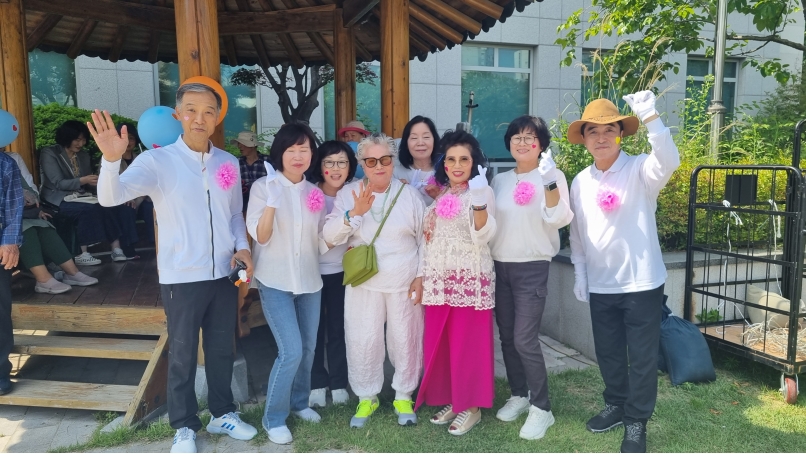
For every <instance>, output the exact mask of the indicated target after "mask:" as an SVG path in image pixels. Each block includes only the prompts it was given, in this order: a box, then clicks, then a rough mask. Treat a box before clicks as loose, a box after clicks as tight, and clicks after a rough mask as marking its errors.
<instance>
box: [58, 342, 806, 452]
mask: <svg viewBox="0 0 806 454" xmlns="http://www.w3.org/2000/svg"><path fill="white" fill-rule="evenodd" d="M712 354H713V357H714V363H715V365H716V366H717V381H716V382H714V383H711V384H706V385H688V384H686V385H683V386H679V387H673V386H671V384H670V383H669V379H668V377H667V376H665V375H661V376H659V390H658V403H657V407H656V409H655V415H654V416H653V418H652V419H651V420H650V422H649V424H648V433H649V435H648V449H649V450H650V451H653V452H806V385H804V396H802V397H801V398H800V400H799V401H798V403H797V404H796V405H787V404H786V403H785V402H784V401H783V399H782V397H781V394H780V392H779V391H778V389H777V388H778V379H779V373H778V372H776V371H774V370H773V369H771V368H769V367H766V366H762V365H760V364H756V363H754V362H752V361H748V360H744V359H740V358H737V357H735V356H733V355H730V354H728V353H723V352H718V351H712ZM804 378H805V379H806V374H804ZM804 383H806V380H805V381H804ZM549 388H550V396H551V401H552V411H553V413H554V417H555V419H556V422H555V424H554V426H552V427H551V428H550V429H549V431H548V433H547V434H546V437H545V438H544V439H542V440H538V441H526V440H521V439H520V438H519V437H518V431H519V429H520V426H521V425H522V424H523V421H524V420H525V416H522V417H521V418H520V419H519V420H518V421H516V422H512V423H504V422H501V421H498V420H497V419H495V412H494V410H483V416H482V421H481V423H479V425H478V426H476V427H475V428H473V430H472V431H470V432H469V433H467V434H466V435H463V436H460V437H455V436H453V435H450V434H448V432H447V426H435V425H433V424H430V423H429V422H428V418H430V416H431V414H432V413H434V412H435V411H436V410H438V409H436V408H430V407H424V408H421V409H420V411H419V412H418V416H419V418H420V424H418V425H417V426H414V427H400V426H398V425H397V419H396V418H397V417H396V416H395V415H394V412H393V411H392V405H391V400H392V399H393V396H389V395H384V396H381V407H380V408H379V409H378V411H377V412H376V413H375V415H373V416H372V418H371V419H370V421H369V422H368V423H367V425H366V427H365V428H364V429H360V430H359V429H350V428H349V427H348V424H349V420H350V417H351V416H352V413H353V411H354V410H355V407H354V405H353V404H354V403H355V402H353V404H351V405H350V406H341V407H332V406H331V407H327V408H326V409H323V410H321V411H320V413H321V414H322V418H323V421H322V423H320V424H311V423H304V422H301V421H299V420H297V419H294V418H290V419H289V427H290V429H291V431H292V433H293V434H294V449H295V450H296V451H298V452H311V451H327V450H345V451H348V450H349V451H366V452H618V450H619V447H620V445H621V437H622V433H623V431H622V430H621V429H617V430H614V431H612V432H611V433H606V434H599V435H594V434H591V433H589V432H587V431H586V430H585V422H586V421H587V419H588V418H589V417H591V416H592V415H593V414H595V413H596V412H597V411H598V410H599V409H600V408H601V406H602V405H603V401H602V397H601V393H602V390H603V388H604V385H603V383H602V379H601V376H600V375H599V370H598V369H597V368H589V369H587V370H583V371H567V372H564V373H561V374H557V375H551V376H550V377H549ZM496 396H497V397H496V401H495V406H494V409H498V408H499V407H500V406H502V405H503V404H504V402H505V401H506V399H507V397H509V390H508V388H507V385H506V382H505V381H503V380H499V381H498V382H497V388H496ZM261 415H262V411H261V408H258V407H254V408H252V409H250V410H248V411H246V412H245V413H244V414H243V415H242V417H243V419H245V420H247V421H249V422H250V423H251V424H253V425H255V427H260V419H261ZM205 422H206V421H205ZM172 435H173V430H171V429H170V427H168V426H167V424H166V423H158V424H152V425H151V426H149V427H147V428H139V429H119V430H118V431H116V432H113V433H111V434H103V435H101V434H96V436H95V437H94V438H93V439H92V440H91V441H90V442H89V443H87V444H84V445H81V446H72V447H70V448H68V449H65V451H81V450H86V449H91V448H97V447H110V446H115V445H119V444H123V443H127V442H131V441H135V440H145V439H148V440H156V439H162V438H170V437H171V436H172ZM266 441H267V437H266V433H265V431H263V430H260V431H259V434H258V436H257V437H256V438H255V440H253V441H252V442H253V443H265V442H266Z"/></svg>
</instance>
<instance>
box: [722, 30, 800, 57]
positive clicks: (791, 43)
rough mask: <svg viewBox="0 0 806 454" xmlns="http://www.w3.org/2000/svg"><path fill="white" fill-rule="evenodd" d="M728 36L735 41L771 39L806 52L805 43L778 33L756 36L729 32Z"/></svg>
mask: <svg viewBox="0 0 806 454" xmlns="http://www.w3.org/2000/svg"><path fill="white" fill-rule="evenodd" d="M727 38H728V39H731V40H734V41H769V42H773V43H778V44H783V45H784V46H787V47H791V48H793V49H797V50H799V51H801V52H806V46H804V45H803V44H801V43H796V42H795V41H790V40H788V39H784V38H781V37H780V36H777V35H770V36H755V35H737V34H735V33H732V34H728V36H727Z"/></svg>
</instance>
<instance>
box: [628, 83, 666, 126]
mask: <svg viewBox="0 0 806 454" xmlns="http://www.w3.org/2000/svg"><path fill="white" fill-rule="evenodd" d="M622 99H624V101H626V102H627V104H629V105H630V108H631V109H632V111H633V112H635V115H637V116H638V118H640V119H641V122H644V121H646V119H647V118H649V117H651V116H652V115H657V114H658V111H657V110H655V93H652V92H651V91H650V90H644V91H639V92H638V93H633V94H631V95H626V96H622Z"/></svg>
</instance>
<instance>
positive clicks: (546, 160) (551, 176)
mask: <svg viewBox="0 0 806 454" xmlns="http://www.w3.org/2000/svg"><path fill="white" fill-rule="evenodd" d="M537 171H538V172H539V173H540V176H541V177H542V178H543V184H549V183H552V182H554V181H557V164H556V163H555V162H554V159H552V158H551V150H548V151H544V152H543V153H542V155H541V156H540V164H539V165H538V166H537Z"/></svg>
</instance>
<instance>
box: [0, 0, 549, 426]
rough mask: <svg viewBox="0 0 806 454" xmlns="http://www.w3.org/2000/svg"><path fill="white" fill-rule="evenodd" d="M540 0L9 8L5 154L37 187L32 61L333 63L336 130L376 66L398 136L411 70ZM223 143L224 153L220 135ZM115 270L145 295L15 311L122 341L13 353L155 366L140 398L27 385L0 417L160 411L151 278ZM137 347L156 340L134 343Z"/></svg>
mask: <svg viewBox="0 0 806 454" xmlns="http://www.w3.org/2000/svg"><path fill="white" fill-rule="evenodd" d="M532 1H533V0H0V107H2V108H3V109H5V110H8V111H9V112H11V113H12V114H13V115H14V116H15V117H16V118H17V119H18V121H19V123H20V127H21V131H20V135H19V137H18V139H17V140H16V141H15V142H14V143H12V144H11V146H10V149H11V151H15V152H17V153H19V154H20V155H22V157H23V158H24V160H25V161H26V164H27V165H28V167H29V168H30V169H32V170H34V172H33V173H34V175H38V172H37V171H36V170H35V169H37V163H36V162H35V154H34V143H35V142H34V131H33V117H32V105H31V90H30V81H29V74H28V73H29V70H28V52H29V51H32V50H33V49H42V50H45V51H56V52H61V53H65V54H67V55H68V56H69V57H71V58H75V57H77V56H79V55H88V56H93V57H101V58H104V59H107V60H109V61H112V62H115V61H118V60H120V59H125V60H131V61H134V60H141V61H148V62H151V63H156V62H158V61H170V62H178V64H179V78H180V80H184V79H186V78H188V77H191V76H197V75H204V76H209V77H212V78H213V79H216V80H220V64H222V63H224V64H230V65H244V64H246V65H259V66H261V67H263V68H269V67H271V66H274V65H276V64H278V63H289V64H291V65H293V66H295V67H304V66H306V65H311V64H316V63H330V64H331V65H333V67H334V68H335V95H336V96H335V104H336V124H339V125H340V124H344V123H346V122H347V121H349V120H351V119H354V118H355V116H356V98H355V96H356V95H355V63H356V62H362V61H372V60H380V62H381V100H382V101H381V102H382V106H381V116H382V130H383V131H384V132H385V133H387V134H389V135H391V136H393V137H400V136H401V135H402V131H403V128H404V126H405V124H406V123H407V122H408V120H409V61H410V59H412V58H414V57H417V58H420V59H425V58H426V57H427V56H428V54H429V53H431V52H436V51H438V50H442V49H445V48H446V47H452V46H454V45H456V44H460V43H462V42H464V40H465V39H467V38H468V37H474V36H475V35H477V34H479V33H480V32H481V31H482V30H484V31H486V30H487V29H488V28H489V27H492V26H493V25H495V24H496V23H497V21H504V20H506V18H507V17H509V16H510V15H511V14H512V13H513V12H514V11H515V10H516V9H517V10H519V11H522V10H523V8H524V7H525V6H526V5H527V4H528V3H531V2H532ZM537 1H542V0H537ZM557 7H559V4H558V6H557ZM214 141H217V144H218V145H219V146H220V145H222V142H223V130H222V129H221V127H220V128H219V130H218V131H217V137H214ZM110 269H111V270H112V271H110V276H111V277H112V279H113V280H114V279H115V277H114V276H118V277H117V278H118V279H120V280H121V282H127V281H124V280H123V279H124V277H123V274H125V273H134V274H128V275H127V279H128V280H132V279H135V280H136V281H137V285H136V286H134V287H132V288H128V287H126V286H125V285H123V286H121V285H118V286H116V287H114V288H111V287H110V289H103V288H95V289H92V288H88V289H87V290H81V293H76V294H72V296H66V297H61V296H62V295H57V296H58V297H53V298H45V299H42V298H29V299H27V300H25V301H21V302H17V301H15V303H14V306H13V311H14V312H13V318H14V323H15V328H23V329H31V330H36V329H38V330H53V331H66V332H78V333H87V332H90V333H106V334H112V335H115V334H117V335H124V337H122V338H120V339H105V340H102V341H99V340H98V339H97V338H91V337H90V338H82V337H69V338H60V339H59V340H54V339H52V338H51V339H46V337H49V336H27V337H26V336H21V337H20V339H22V341H20V342H17V341H16V340H15V344H16V345H15V349H16V350H15V351H17V352H18V353H27V354H38V355H56V356H84V357H98V358H119V359H131V360H147V361H149V363H148V366H147V368H146V370H145V374H144V376H143V377H142V379H141V380H140V384H139V386H119V385H101V384H91V383H52V382H51V383H47V384H37V383H31V382H32V381H31V380H28V382H29V383H25V385H24V386H20V387H19V388H20V389H19V390H18V391H15V393H12V394H9V395H8V396H3V397H2V398H0V404H2V403H10V404H18V405H40V406H52V407H66V408H87V409H98V410H115V411H126V419H125V421H126V423H131V422H134V421H136V420H138V419H140V418H142V417H144V416H145V415H146V414H148V413H149V412H151V411H153V410H154V409H155V408H157V407H159V406H160V405H162V404H163V403H164V401H165V374H166V364H167V347H166V339H167V334H166V333H165V327H164V318H165V316H164V313H163V310H162V307H161V303H160V301H159V292H158V284H157V280H156V276H155V271H156V270H155V269H154V270H150V269H148V267H147V266H144V265H131V266H130V265H128V264H127V265H126V268H122V271H121V269H116V268H110ZM118 272H119V273H120V274H119V275H116V274H114V273H118ZM132 276H135V277H132ZM64 295H68V294H64ZM60 297H61V298H60ZM245 320H246V322H248V316H246V317H245V319H242V320H241V322H244V321H245ZM245 331H246V332H248V323H247V327H246V328H245ZM241 333H242V334H243V333H244V330H241ZM133 335H135V336H136V335H140V336H143V335H146V336H152V337H151V338H150V339H151V340H144V339H135V340H132V339H128V338H126V337H125V336H133Z"/></svg>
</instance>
